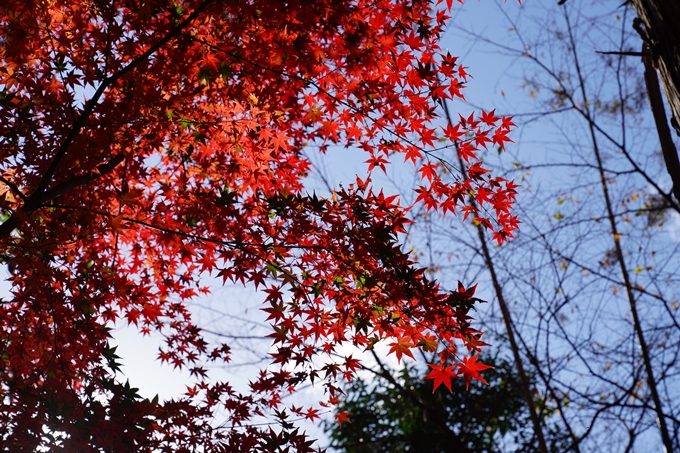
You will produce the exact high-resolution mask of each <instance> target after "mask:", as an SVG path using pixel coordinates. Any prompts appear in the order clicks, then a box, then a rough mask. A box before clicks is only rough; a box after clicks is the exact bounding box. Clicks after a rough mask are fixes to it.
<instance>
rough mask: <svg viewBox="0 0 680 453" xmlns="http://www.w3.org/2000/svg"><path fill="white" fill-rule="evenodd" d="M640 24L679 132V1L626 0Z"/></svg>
mask: <svg viewBox="0 0 680 453" xmlns="http://www.w3.org/2000/svg"><path fill="white" fill-rule="evenodd" d="M630 4H631V6H632V7H633V8H634V9H635V11H636V12H637V14H638V16H639V17H640V19H641V21H642V24H643V25H644V30H642V31H643V39H644V40H645V41H646V42H647V44H648V45H649V48H650V50H651V52H652V59H653V62H654V66H655V68H656V70H657V72H658V73H659V78H660V79H661V86H662V87H663V90H664V92H665V94H666V99H667V100H668V104H669V105H670V109H671V125H672V126H673V128H674V129H675V132H676V133H677V134H678V135H679V136H680V1H678V0H630Z"/></svg>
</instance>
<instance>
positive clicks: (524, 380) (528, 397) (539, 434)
mask: <svg viewBox="0 0 680 453" xmlns="http://www.w3.org/2000/svg"><path fill="white" fill-rule="evenodd" d="M444 110H445V112H446V119H447V120H448V122H449V124H451V126H453V123H452V122H451V114H450V113H449V108H448V105H447V104H444ZM460 170H461V172H463V173H465V165H464V164H463V161H462V160H461V161H460ZM471 203H472V204H473V205H474V204H475V201H474V199H473V200H471ZM477 234H478V235H479V242H480V244H481V246H482V252H483V255H484V262H485V264H486V267H487V269H489V273H490V274H491V281H492V283H493V288H494V291H495V293H496V299H498V305H499V306H500V308H501V313H502V315H503V321H504V323H505V329H506V331H507V334H508V340H509V341H510V349H512V355H513V358H514V359H515V366H516V367H517V374H518V375H519V380H520V383H521V384H522V394H523V395H524V401H525V402H526V403H527V408H528V409H529V416H530V417H531V423H532V425H533V427H534V433H535V434H536V439H537V441H538V448H539V450H540V452H541V453H548V446H547V444H546V442H545V436H544V435H543V428H542V427H541V421H540V419H539V418H538V414H537V413H536V406H535V404H534V396H533V391H532V390H531V384H530V383H529V378H528V377H527V374H526V372H525V371H524V364H523V363H522V356H521V355H520V352H519V347H518V345H517V340H516V339H515V332H514V330H513V323H512V318H511V316H510V310H509V309H508V305H507V304H506V303H505V297H504V295H503V288H502V287H501V284H500V282H499V280H498V276H497V275H496V268H495V266H494V264H493V260H492V259H491V253H489V247H488V245H487V243H486V237H485V234H484V228H483V227H482V226H481V225H477Z"/></svg>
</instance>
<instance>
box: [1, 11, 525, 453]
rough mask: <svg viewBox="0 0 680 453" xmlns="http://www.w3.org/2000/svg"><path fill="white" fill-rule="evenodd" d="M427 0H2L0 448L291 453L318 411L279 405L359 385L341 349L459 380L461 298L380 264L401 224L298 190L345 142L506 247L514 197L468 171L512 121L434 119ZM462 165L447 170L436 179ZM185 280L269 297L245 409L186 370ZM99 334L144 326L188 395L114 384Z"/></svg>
mask: <svg viewBox="0 0 680 453" xmlns="http://www.w3.org/2000/svg"><path fill="white" fill-rule="evenodd" d="M439 3H441V2H439ZM439 3H438V4H436V5H435V4H433V2H429V1H422V0H417V1H410V0H379V1H367V0H351V1H350V0H346V1H345V0H341V1H336V0H333V1H324V0H322V1H317V2H308V1H304V0H291V1H274V2H270V1H267V2H264V1H260V0H252V1H240V0H237V1H231V0H230V1H224V0H185V1H169V0H118V1H99V0H94V1H90V0H88V1H84V0H81V1H73V0H69V1H66V0H55V1H51V2H44V1H38V0H8V1H5V2H2V4H0V137H1V138H0V194H1V197H0V214H1V216H2V222H3V223H2V224H1V225H0V257H1V259H2V261H3V262H4V263H5V264H6V266H7V268H8V269H9V271H10V273H11V277H10V283H11V285H12V290H11V294H10V295H8V296H7V297H6V298H5V299H3V300H2V303H1V304H0V426H2V427H3V428H2V430H0V445H1V446H2V447H3V448H7V449H10V450H12V451H35V450H36V449H40V448H43V449H49V450H50V451H54V452H58V451H102V450H104V451H194V450H196V449H199V447H198V446H199V445H200V450H201V451H233V452H236V451H244V452H245V451H248V452H252V451H273V450H276V449H277V448H281V449H283V450H286V449H293V450H296V451H306V450H308V449H310V448H312V447H311V445H312V441H310V440H309V439H307V438H306V436H305V435H304V434H302V433H300V432H299V430H297V429H295V426H294V425H293V424H291V423H290V422H289V421H287V417H288V416H289V415H288V414H289V413H294V414H297V415H298V416H304V417H307V418H309V419H315V418H317V417H318V409H317V408H316V407H306V408H300V407H294V406H292V407H286V406H287V405H286V404H284V403H283V402H282V396H283V395H284V394H286V393H288V392H291V391H293V390H294V389H295V387H296V386H298V385H300V384H301V383H303V382H307V381H308V380H311V381H318V380H323V382H324V383H323V385H324V386H325V390H326V396H327V398H326V400H325V401H322V402H321V403H322V404H335V403H336V402H337V401H338V397H339V387H338V386H337V383H336V380H337V379H340V378H342V377H351V376H352V375H353V374H354V373H355V371H356V370H357V368H358V367H359V363H358V360H356V359H355V358H353V357H352V356H346V357H345V356H343V355H342V354H341V353H339V349H338V348H339V346H340V345H341V344H343V343H349V344H353V345H355V346H358V347H361V348H370V347H372V346H373V345H374V344H375V343H376V342H378V341H388V342H389V343H388V344H390V346H391V348H392V351H393V353H395V354H396V355H397V356H401V355H412V352H411V350H412V349H415V348H422V349H425V350H429V351H432V350H435V348H437V347H439V348H440V349H439V350H440V359H441V362H440V363H441V365H440V366H442V367H443V365H444V364H446V363H456V364H457V365H456V367H454V368H453V369H449V370H448V371H447V373H446V375H445V376H444V377H443V379H440V382H441V383H444V384H445V385H447V386H448V384H449V380H450V379H451V378H454V377H457V376H464V377H465V379H466V380H467V381H469V380H470V379H473V378H474V379H480V375H479V374H478V373H477V369H478V368H476V367H474V366H468V363H470V362H468V361H467V360H466V359H465V355H466V354H468V353H469V352H470V351H476V350H479V349H480V347H481V346H483V342H481V341H480V336H481V334H480V332H478V331H477V330H476V329H475V328H474V327H472V326H471V321H470V318H469V317H468V315H467V311H468V309H469V306H470V303H469V302H470V300H472V299H473V294H474V288H472V289H471V288H466V287H463V286H462V285H461V286H460V288H459V289H458V291H453V292H444V291H442V290H441V289H440V287H439V285H438V284H437V282H435V281H433V280H431V279H429V278H427V276H426V275H425V272H424V270H423V269H422V268H421V267H419V266H418V265H417V263H415V262H414V259H413V257H412V256H411V255H409V254H408V253H406V252H404V251H402V248H401V246H400V242H399V236H400V234H401V233H403V232H404V231H405V230H404V229H405V226H406V225H407V224H408V223H409V222H410V221H409V220H408V218H407V212H408V209H409V206H402V205H401V204H400V202H399V199H398V198H397V197H395V196H388V195H385V194H383V192H382V191H379V190H378V189H377V188H376V189H374V188H373V186H372V184H371V181H370V178H369V179H364V180H361V179H358V178H357V180H356V181H355V182H354V183H353V184H350V185H348V186H347V187H337V188H336V190H335V191H334V192H333V193H332V194H331V195H329V196H327V197H323V196H318V195H316V194H314V193H311V194H310V193H308V192H306V191H305V190H304V186H303V181H304V178H305V176H306V175H307V174H308V172H309V171H310V164H309V161H308V160H307V159H305V158H304V156H303V155H302V150H303V149H305V148H306V147H312V146H313V147H318V148H319V149H320V150H321V152H323V151H324V149H325V147H327V146H328V145H329V144H343V145H346V146H353V147H357V148H359V149H361V150H363V151H365V153H366V158H367V162H366V164H367V166H368V170H369V171H374V170H376V171H377V170H382V169H384V168H385V165H387V164H389V163H390V162H391V161H393V160H397V161H405V162H409V163H412V164H413V166H414V169H415V170H416V171H417V172H418V174H419V175H420V176H421V182H420V183H419V185H417V186H416V187H414V190H416V192H417V194H418V196H417V202H418V203H422V204H424V205H425V206H426V207H427V209H430V210H438V211H441V212H443V213H447V212H461V213H462V214H463V216H464V217H465V218H467V217H468V216H470V217H471V218H473V219H474V220H475V221H476V223H478V224H480V225H484V226H485V227H487V228H489V229H490V230H492V231H493V234H494V238H495V239H496V240H497V241H503V240H504V239H506V238H508V237H511V235H512V233H513V231H514V230H515V229H516V228H517V220H516V218H515V217H514V216H513V215H512V213H511V211H510V208H511V205H512V201H513V200H514V197H515V188H516V186H515V185H514V184H513V183H512V182H511V181H506V180H504V179H503V178H500V177H497V176H495V175H493V174H491V173H490V172H489V171H488V170H487V169H486V168H485V167H484V166H483V164H482V162H481V160H480V153H482V152H483V150H484V148H486V147H487V146H490V145H493V146H494V147H501V148H502V147H503V146H504V145H505V144H506V143H507V142H508V141H509V140H510V139H509V137H508V134H509V132H510V129H511V127H512V126H513V123H512V120H511V119H510V118H503V117H499V116H496V115H495V114H494V112H493V111H490V112H484V111H482V112H480V114H472V115H469V116H467V117H465V118H463V117H460V118H459V121H458V122H457V123H456V124H448V125H442V123H439V122H437V118H438V113H437V112H438V107H439V106H440V105H441V103H442V101H443V100H446V99H452V98H455V97H462V94H461V90H462V89H463V88H464V85H465V82H466V80H467V72H466V68H465V67H463V66H461V65H459V64H458V63H457V59H456V58H455V57H454V56H451V55H450V54H449V53H448V52H447V53H445V52H442V51H441V49H440V48H439V45H438V38H439V36H440V35H441V33H442V32H443V31H444V29H445V25H446V21H447V19H448V16H447V10H448V9H450V8H451V3H452V2H451V1H450V0H447V2H446V5H443V4H439ZM454 144H455V146H454ZM459 158H461V159H464V160H465V161H466V162H468V164H469V167H468V170H467V174H466V176H465V177H463V175H461V174H458V176H457V177H455V178H453V179H447V180H443V179H442V178H441V177H440V176H439V172H438V169H441V168H450V169H451V171H454V170H455V167H450V164H449V160H451V161H453V162H456V161H457V160H458V159H459ZM470 195H472V196H473V197H474V199H475V200H476V202H475V203H470V202H469V201H468V197H469V196H470ZM208 274H209V275H212V276H218V277H219V278H221V279H222V280H223V281H224V282H226V281H234V282H242V283H244V284H251V285H254V286H255V287H257V288H259V289H260V290H261V291H263V292H264V294H266V300H265V303H264V306H263V307H262V308H263V310H265V311H266V312H267V313H268V315H269V321H270V322H271V325H272V332H271V335H270V336H271V339H272V341H273V343H274V347H273V349H272V353H271V357H272V360H271V363H270V364H269V366H268V367H267V368H265V369H263V370H262V372H261V374H260V375H259V376H254V377H253V379H252V381H251V384H250V389H249V391H248V392H246V393H245V394H243V393H239V392H237V391H235V390H234V389H233V388H232V387H231V386H230V384H229V383H228V382H220V381H217V380H214V379H211V378H210V376H209V374H208V373H207V366H208V365H209V364H211V363H228V362H229V360H230V346H229V344H212V343H208V342H207V341H206V340H205V339H204V338H203V336H202V334H201V330H200V328H199V327H198V326H196V325H195V324H194V323H193V322H192V320H191V313H190V311H189V309H188V308H187V304H186V302H187V301H188V300H190V299H192V298H195V297H197V296H199V295H201V294H204V293H207V292H208V289H207V288H206V286H205V284H204V280H203V279H202V276H206V275H208ZM116 322H126V323H129V324H133V325H135V326H137V327H138V328H139V330H140V332H141V333H142V334H146V333H149V332H151V331H157V332H160V333H162V334H163V335H164V337H165V339H166V344H165V345H164V347H163V348H162V350H161V352H160V355H159V358H160V360H161V361H163V362H167V363H170V364H172V365H173V366H175V367H179V368H188V369H189V370H190V371H191V374H192V375H193V376H195V378H196V384H195V385H194V386H192V387H190V388H188V389H187V392H186V394H185V395H184V396H183V397H181V398H177V399H173V400H169V401H158V400H146V399H142V398H141V397H140V396H139V395H138V394H137V392H136V390H135V389H134V388H133V387H132V386H130V385H129V384H128V383H122V382H120V381H119V380H118V379H117V378H116V376H115V371H116V370H117V369H118V368H119V366H120V364H119V362H118V357H117V355H116V351H115V346H114V345H113V344H110V343H109V339H110V329H111V326H112V325H113V324H114V323H116ZM470 360H471V359H470ZM287 411H288V412H287ZM341 415H342V414H341ZM216 419H219V421H218V422H215V420H216ZM262 420H265V423H264V424H263V423H258V422H260V421H262ZM270 422H271V423H278V427H277V429H274V428H272V427H270V426H268V425H267V423H270Z"/></svg>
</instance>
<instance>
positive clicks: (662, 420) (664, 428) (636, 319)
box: [564, 0, 680, 453]
mask: <svg viewBox="0 0 680 453" xmlns="http://www.w3.org/2000/svg"><path fill="white" fill-rule="evenodd" d="M672 1H673V2H675V1H678V0H672ZM644 3H659V2H657V1H654V0H649V1H645V2H644ZM677 5H678V11H680V3H678V4H677ZM564 18H565V20H566V22H567V29H568V30H569V39H570V41H571V49H572V52H573V55H574V63H575V65H576V73H577V74H578V81H579V86H580V90H581V96H582V101H583V105H584V106H586V107H585V109H584V112H585V115H586V119H587V120H588V125H589V132H590V139H591V142H592V145H593V153H594V154H595V160H596V161H597V168H598V172H599V176H600V182H601V184H602V194H603V196H604V201H605V207H606V209H607V218H608V220H609V224H610V228H611V234H612V239H613V241H614V252H615V253H616V258H617V260H618V264H619V268H620V269H621V276H622V277H623V284H624V286H625V288H626V296H627V298H628V304H629V306H630V312H631V315H632V317H633V329H634V331H635V336H636V337H637V340H638V343H639V344H640V349H641V353H642V361H643V363H644V367H645V373H646V375H647V386H648V387H649V392H650V394H651V396H652V401H653V403H654V411H655V413H656V417H657V418H656V422H657V425H658V427H659V433H660V434H661V441H662V443H663V446H664V451H665V453H673V443H672V441H671V437H670V434H669V430H668V425H667V423H666V414H665V413H664V411H663V406H662V404H661V398H660V396H659V391H658V389H657V381H656V378H655V377H654V367H653V365H652V358H651V356H650V353H649V349H650V348H649V346H648V345H647V340H646V338H645V334H644V331H643V329H642V322H641V321H640V315H639V310H638V306H637V300H636V299H635V294H634V293H633V284H632V282H631V279H630V272H629V271H628V267H627V266H626V261H625V256H624V253H623V248H622V247H621V235H620V234H619V231H618V226H617V223H616V215H615V214H614V208H613V204H612V200H611V197H610V195H609V180H608V178H607V176H606V174H605V170H604V165H603V163H602V155H601V153H600V147H599V143H598V140H597V135H596V133H595V127H594V125H593V124H594V123H593V120H592V117H591V115H590V108H589V107H587V106H588V105H589V104H588V96H587V94H586V88H585V81H584V80H583V75H582V74H583V73H582V71H581V66H580V63H579V58H578V54H577V53H576V43H575V41H574V35H573V32H572V31H573V28H572V26H571V23H570V21H569V15H568V14H567V13H566V12H565V14H564ZM678 20H680V17H678ZM676 32H678V33H680V30H676ZM678 36H680V35H678ZM679 50H680V49H679ZM679 68H680V66H679ZM678 87H680V85H678ZM678 100H679V101H680V98H678ZM678 105H679V106H680V104H678Z"/></svg>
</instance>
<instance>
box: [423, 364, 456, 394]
mask: <svg viewBox="0 0 680 453" xmlns="http://www.w3.org/2000/svg"><path fill="white" fill-rule="evenodd" d="M427 366H429V367H430V368H432V371H430V372H429V374H428V375H427V376H425V379H434V385H433V387H432V393H434V392H435V390H437V387H439V386H440V385H441V384H444V385H445V386H446V388H448V389H449V392H450V391H451V379H455V378H457V377H458V374H457V373H456V367H455V366H454V365H449V366H446V364H439V365H434V364H432V363H428V364H427Z"/></svg>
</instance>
